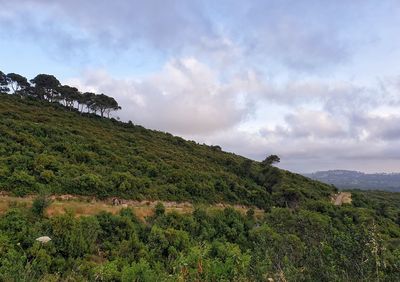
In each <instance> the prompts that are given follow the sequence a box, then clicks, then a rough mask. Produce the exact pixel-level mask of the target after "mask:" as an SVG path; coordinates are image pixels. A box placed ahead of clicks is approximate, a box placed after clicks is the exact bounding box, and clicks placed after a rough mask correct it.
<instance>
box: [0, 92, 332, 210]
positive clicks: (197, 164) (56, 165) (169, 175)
mask: <svg viewBox="0 0 400 282" xmlns="http://www.w3.org/2000/svg"><path fill="white" fill-rule="evenodd" d="M0 190H5V191H9V192H12V193H14V194H16V195H25V194H31V193H39V192H47V193H53V194H61V193H64V194H65V193H69V194H80V195H96V196H97V197H100V198H103V197H109V196H117V197H122V198H129V199H136V200H143V199H153V200H154V199H160V200H167V201H187V200H189V201H193V202H208V203H217V202H227V203H238V204H246V205H255V206H257V207H261V208H269V207H270V206H272V205H277V206H297V205H299V204H301V203H304V202H306V201H307V199H328V198H329V195H330V194H332V193H333V192H334V188H332V187H331V186H328V185H325V184H322V183H319V182H317V181H312V180H310V179H307V178H305V177H303V176H301V175H297V174H293V173H290V172H287V171H284V170H279V169H277V168H275V167H272V166H267V167H265V166H264V167H263V166H262V165H261V164H260V163H258V162H254V161H250V160H248V159H246V158H243V157H241V156H237V155H235V154H232V153H226V152H223V151H221V149H220V148H219V147H218V146H206V145H199V144H196V143H195V142H193V141H186V140H184V139H182V138H180V137H174V136H172V135H171V134H168V133H163V132H158V131H152V130H148V129H145V128H143V127H141V126H137V125H133V124H132V123H122V122H118V121H117V120H113V119H111V120H110V119H105V118H100V117H98V116H96V115H94V114H80V113H78V112H77V111H75V110H70V109H67V108H65V107H63V106H61V105H59V104H57V103H53V104H51V103H49V102H46V101H38V100H34V99H30V98H24V99H21V98H19V97H18V96H16V95H0Z"/></svg>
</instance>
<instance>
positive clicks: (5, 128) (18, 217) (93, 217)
mask: <svg viewBox="0 0 400 282" xmlns="http://www.w3.org/2000/svg"><path fill="white" fill-rule="evenodd" d="M0 192H1V193H0V281H149V282H152V281H282V282H283V281H398V277H399V275H400V265H399V262H400V239H399V238H400V207H399V204H398V203H399V199H398V198H399V194H396V193H389V192H366V191H351V192H346V193H343V192H341V193H336V192H337V191H336V189H335V188H334V187H333V186H329V185H326V184H322V183H320V182H318V181H314V180H311V179H309V178H306V177H304V176H301V175H298V174H293V173H290V172H288V171H285V170H280V169H278V168H276V167H274V166H272V165H271V164H266V163H265V162H261V163H259V162H254V161H251V160H248V159H246V158H243V157H240V156H237V155H235V154H231V153H226V152H223V151H222V150H221V149H220V148H219V147H218V146H206V145H199V144H196V143H195V142H193V141H185V140H183V139H182V138H179V137H174V136H172V135H170V134H167V133H163V132H158V131H152V130H147V129H145V128H143V127H141V126H137V125H133V124H132V123H122V122H119V121H117V120H113V119H107V118H101V117H99V116H97V115H95V114H81V113H79V112H78V111H77V110H74V109H72V107H70V108H66V107H64V106H61V105H60V104H58V103H49V102H48V101H43V100H38V99H36V98H29V97H25V98H23V99H21V98H19V97H18V96H16V95H0ZM32 194H39V195H32ZM344 196H346V197H347V199H345V197H344ZM114 197H118V198H122V200H121V199H118V200H121V204H120V205H117V206H116V205H114V203H113V201H114V200H115V198H114ZM159 200H162V203H163V204H162V203H161V202H159ZM227 204H230V205H227ZM243 205H245V206H243ZM255 206H256V207H258V208H255Z"/></svg>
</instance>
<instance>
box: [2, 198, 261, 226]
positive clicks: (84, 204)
mask: <svg viewBox="0 0 400 282" xmlns="http://www.w3.org/2000/svg"><path fill="white" fill-rule="evenodd" d="M50 198H51V199H52V201H51V204H50V206H49V207H48V208H47V209H46V215H47V216H49V217H53V216H57V215H61V214H64V213H66V212H67V211H69V212H72V213H73V214H75V216H77V217H80V216H91V215H96V214H99V213H100V212H102V211H106V212H110V213H112V214H117V213H118V212H119V211H120V210H121V209H123V208H130V209H132V210H133V212H134V213H135V215H136V216H137V217H138V218H140V219H142V220H144V219H145V218H146V217H149V216H151V215H153V212H154V207H155V206H156V204H157V203H158V202H161V203H163V205H164V206H165V210H166V212H167V213H168V212H172V211H175V212H178V213H191V212H193V210H194V208H195V206H194V205H192V204H191V203H188V202H183V203H177V202H167V201H124V203H123V204H121V205H113V204H112V201H111V199H106V200H98V199H95V198H93V197H83V196H70V195H68V196H65V195H64V196H52V197H50ZM33 200H34V196H27V197H14V196H10V195H0V214H3V213H5V212H7V210H8V209H9V208H10V207H12V206H15V205H18V206H21V205H23V206H26V207H30V206H31V205H32V202H33ZM205 207H206V208H207V209H209V210H222V209H224V208H226V207H233V208H234V209H236V210H237V211H239V212H241V213H242V214H245V213H246V212H247V211H248V210H249V209H250V207H246V206H241V205H229V204H222V203H220V204H215V205H210V206H205ZM253 209H254V211H255V216H256V217H261V216H262V215H263V214H264V211H263V210H261V209H257V208H253Z"/></svg>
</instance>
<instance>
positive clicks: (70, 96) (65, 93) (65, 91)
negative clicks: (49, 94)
mask: <svg viewBox="0 0 400 282" xmlns="http://www.w3.org/2000/svg"><path fill="white" fill-rule="evenodd" d="M58 92H59V93H60V97H61V99H63V100H64V101H65V106H66V107H69V108H70V109H72V108H73V107H74V102H75V101H78V100H80V95H81V94H80V93H79V91H78V89H77V88H75V87H71V86H68V85H63V86H60V87H59V88H58Z"/></svg>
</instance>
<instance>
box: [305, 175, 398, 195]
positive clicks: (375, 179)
mask: <svg viewBox="0 0 400 282" xmlns="http://www.w3.org/2000/svg"><path fill="white" fill-rule="evenodd" d="M304 176H306V177H310V178H312V179H315V180H318V181H321V182H324V183H327V184H331V185H335V186H336V187H338V188H340V189H363V190H386V191H392V192H400V173H363V172H359V171H352V170H328V171H317V172H314V173H309V174H304Z"/></svg>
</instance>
